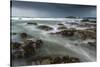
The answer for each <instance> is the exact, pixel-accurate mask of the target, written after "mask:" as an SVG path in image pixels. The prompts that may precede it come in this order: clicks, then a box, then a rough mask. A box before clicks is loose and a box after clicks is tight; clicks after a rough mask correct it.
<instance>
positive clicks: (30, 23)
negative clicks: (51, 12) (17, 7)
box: [27, 22, 38, 25]
mask: <svg viewBox="0 0 100 67" xmlns="http://www.w3.org/2000/svg"><path fill="white" fill-rule="evenodd" d="M27 24H28V25H38V24H37V23H34V22H33V23H32V22H28V23H27Z"/></svg>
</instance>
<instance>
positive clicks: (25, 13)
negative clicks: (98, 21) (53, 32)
mask: <svg viewBox="0 0 100 67" xmlns="http://www.w3.org/2000/svg"><path fill="white" fill-rule="evenodd" d="M11 16H18V17H19V16H20V17H36V18H41V17H43V18H44V17H45V18H63V17H67V16H77V17H96V6H88V5H84V6H83V5H72V4H57V3H56V4H55V3H41V2H25V1H12V6H11Z"/></svg>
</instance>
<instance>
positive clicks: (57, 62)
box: [52, 57, 62, 64]
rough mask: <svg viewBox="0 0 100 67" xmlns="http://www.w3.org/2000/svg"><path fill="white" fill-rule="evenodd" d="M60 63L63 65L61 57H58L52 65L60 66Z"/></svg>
mask: <svg viewBox="0 0 100 67" xmlns="http://www.w3.org/2000/svg"><path fill="white" fill-rule="evenodd" d="M59 63H62V59H61V58H60V57H56V58H55V59H54V61H53V62H52V64H59Z"/></svg>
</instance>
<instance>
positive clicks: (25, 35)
mask: <svg viewBox="0 0 100 67" xmlns="http://www.w3.org/2000/svg"><path fill="white" fill-rule="evenodd" d="M20 36H21V38H27V37H28V35H27V33H24V32H23V33H20Z"/></svg>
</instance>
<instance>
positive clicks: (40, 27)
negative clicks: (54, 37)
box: [37, 25, 53, 31]
mask: <svg viewBox="0 0 100 67" xmlns="http://www.w3.org/2000/svg"><path fill="white" fill-rule="evenodd" d="M37 28H39V29H41V30H46V31H49V30H53V28H52V27H50V26H47V25H40V26H38V27H37Z"/></svg>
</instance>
